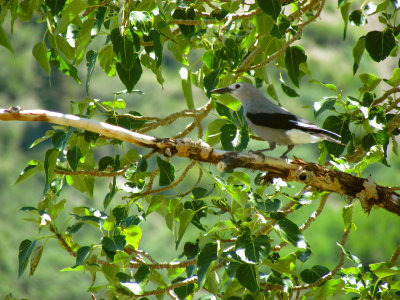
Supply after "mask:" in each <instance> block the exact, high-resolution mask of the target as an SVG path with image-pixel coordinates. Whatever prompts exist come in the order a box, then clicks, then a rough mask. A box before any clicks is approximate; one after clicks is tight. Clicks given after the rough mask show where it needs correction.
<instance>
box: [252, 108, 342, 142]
mask: <svg viewBox="0 0 400 300" xmlns="http://www.w3.org/2000/svg"><path fill="white" fill-rule="evenodd" d="M246 116H247V118H248V119H249V120H250V121H251V122H252V123H254V124H255V125H258V126H265V127H270V128H274V129H283V130H291V129H298V130H302V131H305V132H308V133H311V134H313V133H314V134H331V135H333V136H335V137H337V138H340V135H338V134H337V133H334V132H331V131H329V130H325V129H322V128H319V127H318V126H317V125H315V124H313V123H311V122H309V121H307V120H304V119H302V118H299V117H296V116H295V115H292V114H280V113H247V114H246Z"/></svg>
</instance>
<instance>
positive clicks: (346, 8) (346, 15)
mask: <svg viewBox="0 0 400 300" xmlns="http://www.w3.org/2000/svg"><path fill="white" fill-rule="evenodd" d="M350 6H351V3H345V4H344V5H342V6H341V7H340V14H341V15H342V19H343V22H344V29H343V40H345V39H346V34H347V25H348V24H349V13H350Z"/></svg>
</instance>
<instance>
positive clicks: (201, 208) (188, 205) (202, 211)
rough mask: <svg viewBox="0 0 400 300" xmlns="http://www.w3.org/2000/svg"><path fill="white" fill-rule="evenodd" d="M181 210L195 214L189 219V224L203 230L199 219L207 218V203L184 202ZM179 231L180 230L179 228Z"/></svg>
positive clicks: (201, 201) (196, 201) (199, 201)
mask: <svg viewBox="0 0 400 300" xmlns="http://www.w3.org/2000/svg"><path fill="white" fill-rule="evenodd" d="M183 208H185V209H189V210H192V211H194V212H195V214H194V216H193V218H192V219H191V223H192V224H193V225H194V226H196V227H197V228H199V229H200V230H204V231H205V228H204V227H203V225H202V224H201V222H200V219H201V218H206V217H207V210H206V208H207V203H206V202H205V201H204V200H192V201H186V202H185V203H184V205H183ZM179 229H180V228H179Z"/></svg>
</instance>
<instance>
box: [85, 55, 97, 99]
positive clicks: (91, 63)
mask: <svg viewBox="0 0 400 300" xmlns="http://www.w3.org/2000/svg"><path fill="white" fill-rule="evenodd" d="M96 60H97V52H96V51H94V50H90V51H88V52H87V53H86V66H87V75H86V95H88V96H89V88H90V80H91V79H92V75H93V71H94V67H95V65H96Z"/></svg>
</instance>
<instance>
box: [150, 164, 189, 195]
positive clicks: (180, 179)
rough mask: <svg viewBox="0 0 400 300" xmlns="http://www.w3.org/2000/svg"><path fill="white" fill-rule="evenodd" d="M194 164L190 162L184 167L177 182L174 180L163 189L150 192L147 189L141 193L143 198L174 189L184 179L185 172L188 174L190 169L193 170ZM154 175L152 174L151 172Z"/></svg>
mask: <svg viewBox="0 0 400 300" xmlns="http://www.w3.org/2000/svg"><path fill="white" fill-rule="evenodd" d="M195 164H196V162H195V161H192V162H191V163H190V164H189V165H187V166H186V168H185V170H184V171H183V173H182V174H181V176H180V177H179V179H178V180H175V181H174V182H173V183H171V184H170V185H168V186H166V187H164V188H160V189H155V190H151V189H150V188H149V189H147V191H146V192H144V193H143V196H146V195H150V194H155V193H161V192H165V191H168V190H170V189H172V188H174V187H176V186H177V185H178V184H180V183H181V182H182V181H183V179H185V177H186V174H187V172H189V170H190V169H191V168H193V166H194V165H195ZM153 173H154V172H153ZM152 179H153V181H154V177H152Z"/></svg>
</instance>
